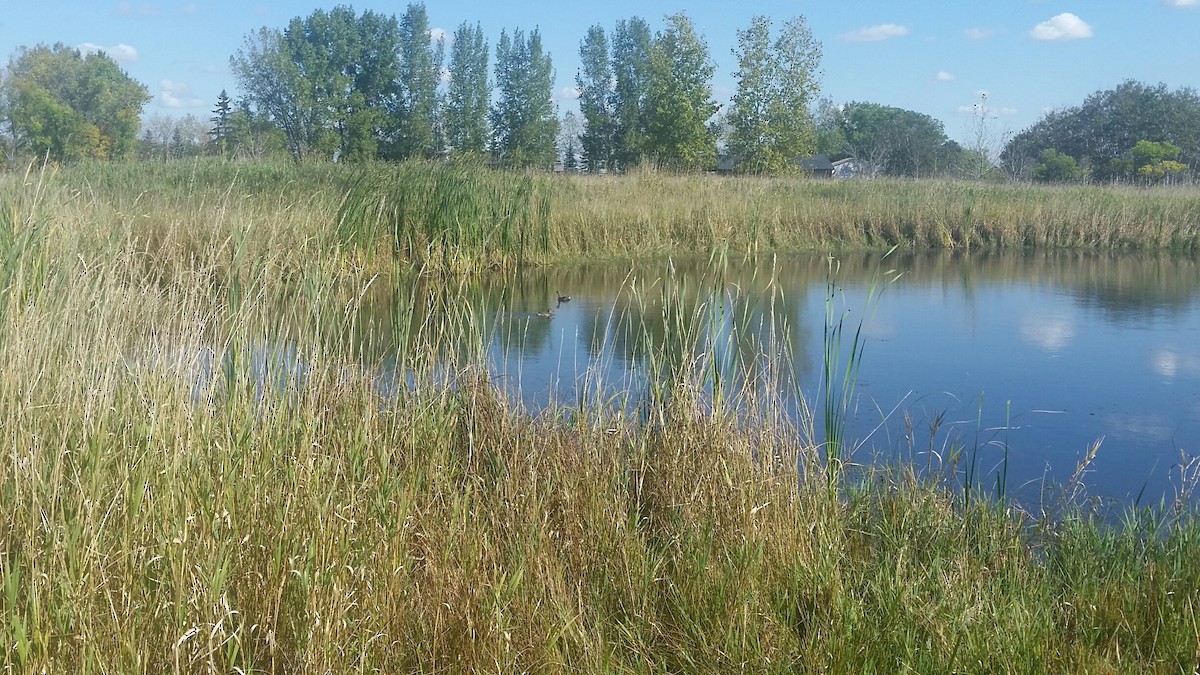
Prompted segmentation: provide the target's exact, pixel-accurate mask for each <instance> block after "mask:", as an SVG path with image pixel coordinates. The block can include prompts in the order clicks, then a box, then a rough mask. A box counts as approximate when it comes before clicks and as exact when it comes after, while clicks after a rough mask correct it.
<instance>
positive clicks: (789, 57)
mask: <svg viewBox="0 0 1200 675" xmlns="http://www.w3.org/2000/svg"><path fill="white" fill-rule="evenodd" d="M734 54H735V55H737V56H738V73H737V79H738V89H737V93H736V94H734V97H733V100H732V106H731V110H730V115H729V124H730V127H731V134H730V141H729V150H730V152H731V153H732V154H734V155H737V156H738V158H739V163H738V167H739V169H740V170H744V171H749V172H767V173H777V172H780V171H784V170H786V169H787V168H789V167H790V166H794V164H793V162H794V161H795V160H796V159H799V158H802V157H805V156H807V155H810V154H812V152H813V151H814V149H815V148H816V133H815V127H814V124H813V120H812V115H811V113H810V112H809V108H810V104H811V103H812V101H813V100H814V99H815V98H816V97H817V95H818V93H819V91H820V85H819V84H818V82H817V68H818V65H819V63H820V59H821V45H820V43H818V42H816V41H815V40H814V39H813V37H812V31H811V30H809V28H808V24H807V23H806V22H805V20H804V18H803V17H797V18H795V19H792V20H790V21H788V22H787V23H785V24H784V26H783V29H782V31H781V32H780V34H779V37H778V38H777V39H776V40H775V41H774V42H772V41H771V21H770V19H767V18H766V17H763V16H756V17H754V18H753V19H752V20H751V23H750V27H749V28H747V29H745V30H739V31H738V49H737V50H735V51H734Z"/></svg>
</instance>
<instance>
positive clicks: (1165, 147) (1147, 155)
mask: <svg viewBox="0 0 1200 675" xmlns="http://www.w3.org/2000/svg"><path fill="white" fill-rule="evenodd" d="M1179 154H1180V149H1179V147H1178V146H1175V145H1171V144H1170V143H1155V142H1152V141H1146V140H1141V141H1138V142H1137V144H1136V145H1134V146H1133V149H1131V150H1130V151H1129V156H1130V161H1131V162H1132V164H1133V169H1134V170H1135V171H1136V172H1137V175H1138V177H1140V178H1142V179H1143V180H1146V181H1149V182H1151V183H1157V182H1160V181H1162V180H1170V179H1172V178H1174V177H1176V176H1182V175H1185V174H1186V173H1187V171H1188V167H1187V165H1186V164H1183V163H1182V162H1179V161H1177V160H1178V158H1179Z"/></svg>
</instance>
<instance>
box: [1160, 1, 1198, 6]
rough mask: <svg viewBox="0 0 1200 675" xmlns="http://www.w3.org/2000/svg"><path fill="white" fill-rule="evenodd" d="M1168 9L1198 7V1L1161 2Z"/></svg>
mask: <svg viewBox="0 0 1200 675" xmlns="http://www.w3.org/2000/svg"><path fill="white" fill-rule="evenodd" d="M1163 4H1164V5H1167V6H1168V7H1200V0H1163Z"/></svg>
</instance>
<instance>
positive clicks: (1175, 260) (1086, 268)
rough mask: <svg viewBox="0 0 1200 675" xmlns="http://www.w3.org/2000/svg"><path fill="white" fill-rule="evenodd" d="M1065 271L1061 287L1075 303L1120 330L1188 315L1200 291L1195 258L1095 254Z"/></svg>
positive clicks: (1067, 266) (1073, 263)
mask: <svg viewBox="0 0 1200 675" xmlns="http://www.w3.org/2000/svg"><path fill="white" fill-rule="evenodd" d="M1065 267H1066V269H1067V270H1068V271H1067V272H1066V273H1065V274H1064V275H1063V285H1064V287H1066V289H1067V292H1068V293H1069V294H1070V295H1071V296H1072V297H1073V298H1074V299H1075V301H1076V302H1078V303H1079V305H1080V306H1082V307H1085V308H1088V309H1097V310H1099V311H1100V312H1101V316H1103V317H1104V319H1105V320H1106V321H1109V322H1111V323H1113V324H1116V325H1119V326H1123V325H1127V324H1138V323H1143V322H1145V321H1147V320H1149V319H1153V318H1154V317H1155V316H1158V315H1167V316H1175V315H1178V314H1180V313H1182V312H1185V311H1187V310H1188V309H1189V308H1190V307H1191V306H1192V305H1193V303H1194V298H1195V295H1196V292H1197V290H1198V289H1200V266H1198V265H1197V264H1196V259H1195V258H1191V257H1186V258H1183V257H1171V256H1151V255H1113V254H1097V255H1094V256H1087V257H1081V259H1079V260H1077V261H1073V262H1072V264H1070V265H1066V266H1065Z"/></svg>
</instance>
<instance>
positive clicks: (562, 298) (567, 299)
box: [554, 291, 571, 305]
mask: <svg viewBox="0 0 1200 675" xmlns="http://www.w3.org/2000/svg"><path fill="white" fill-rule="evenodd" d="M554 294H555V295H557V296H558V304H560V305H561V304H563V303H564V302H570V301H571V296H569V295H563V294H562V293H559V292H558V291H555V292H554Z"/></svg>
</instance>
